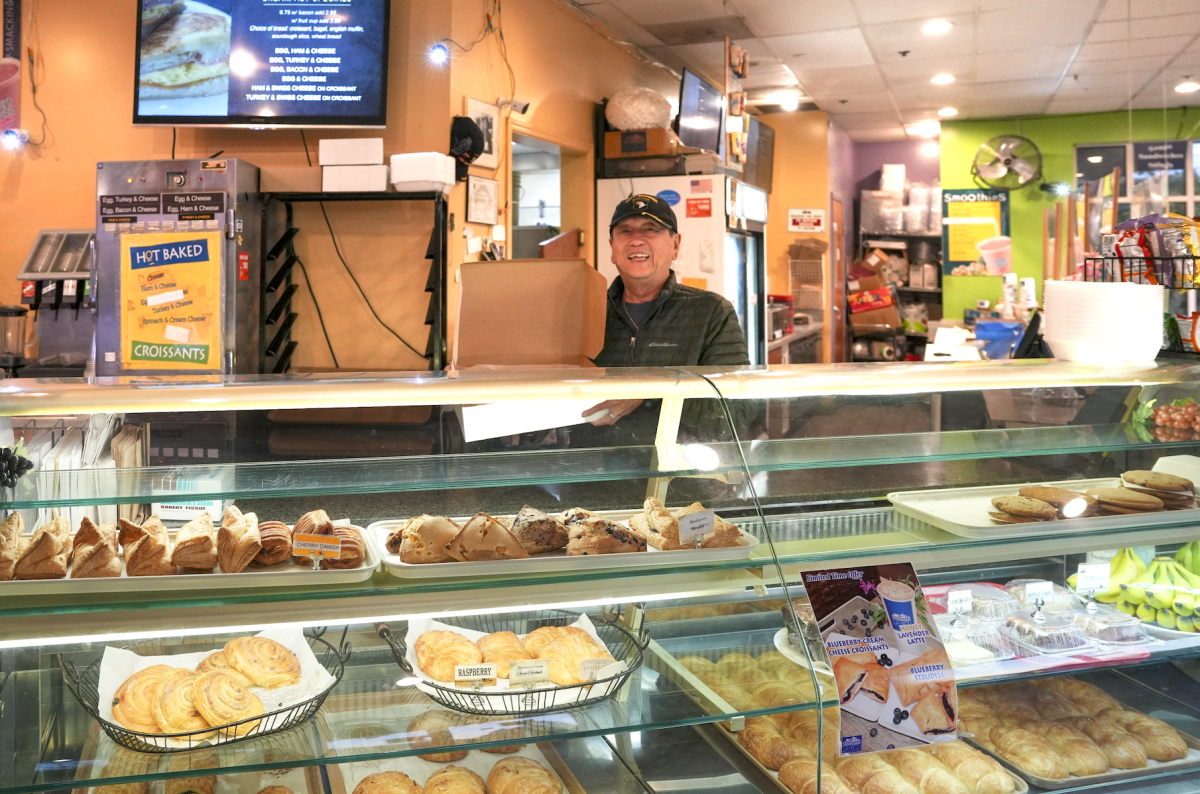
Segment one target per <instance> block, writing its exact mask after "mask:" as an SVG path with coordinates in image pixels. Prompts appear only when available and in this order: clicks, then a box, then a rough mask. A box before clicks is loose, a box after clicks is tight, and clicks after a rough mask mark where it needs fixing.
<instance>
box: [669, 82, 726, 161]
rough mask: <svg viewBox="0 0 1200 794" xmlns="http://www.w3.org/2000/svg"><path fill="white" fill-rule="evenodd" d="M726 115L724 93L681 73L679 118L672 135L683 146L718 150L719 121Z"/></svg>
mask: <svg viewBox="0 0 1200 794" xmlns="http://www.w3.org/2000/svg"><path fill="white" fill-rule="evenodd" d="M724 112H725V94H724V93H723V92H722V91H721V89H719V88H717V87H716V86H714V85H713V84H711V83H709V82H708V81H707V80H705V79H704V78H702V77H700V75H698V74H696V73H695V72H692V71H691V70H689V69H684V70H683V82H681V83H680V84H679V117H678V118H677V119H676V121H675V132H676V133H678V135H679V140H680V142H681V143H682V144H683V145H684V146H693V147H695V148H697V149H707V150H708V151H710V152H716V151H720V149H721V138H722V136H721V120H722V118H723V114H724Z"/></svg>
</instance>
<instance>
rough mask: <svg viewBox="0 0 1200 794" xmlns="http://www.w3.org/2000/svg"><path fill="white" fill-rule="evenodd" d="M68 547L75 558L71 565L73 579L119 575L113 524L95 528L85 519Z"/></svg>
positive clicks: (115, 534)
mask: <svg viewBox="0 0 1200 794" xmlns="http://www.w3.org/2000/svg"><path fill="white" fill-rule="evenodd" d="M71 546H72V548H73V549H74V551H73V554H74V557H75V560H74V562H73V563H72V564H71V578H72V579H98V578H101V577H110V576H120V575H121V558H120V556H119V553H120V552H119V551H118V550H117V524H116V522H115V521H113V522H109V523H107V524H101V525H100V526H96V525H95V524H93V523H92V520H91V519H90V518H88V517H87V516H84V517H83V520H82V521H81V522H80V523H79V531H78V532H76V533H75V538H74V539H73V540H72V541H71Z"/></svg>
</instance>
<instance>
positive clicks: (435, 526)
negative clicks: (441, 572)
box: [384, 515, 462, 565]
mask: <svg viewBox="0 0 1200 794" xmlns="http://www.w3.org/2000/svg"><path fill="white" fill-rule="evenodd" d="M461 531H462V527H460V526H459V525H458V524H456V523H454V522H453V521H451V520H450V519H448V518H446V517H444V516H430V515H420V516H417V517H416V518H410V519H408V521H407V522H406V523H405V524H404V525H403V526H401V527H399V528H397V529H395V530H393V531H392V533H391V534H390V535H388V537H387V541H386V542H385V543H384V546H385V547H386V548H387V550H388V551H390V552H391V553H392V554H399V555H400V562H403V563H407V564H408V565H424V564H426V563H435V562H454V561H455V560H454V558H453V557H451V556H450V555H449V554H448V553H447V552H446V544H447V543H449V542H450V541H452V540H454V536H455V535H457V534H458V533H459V532H461Z"/></svg>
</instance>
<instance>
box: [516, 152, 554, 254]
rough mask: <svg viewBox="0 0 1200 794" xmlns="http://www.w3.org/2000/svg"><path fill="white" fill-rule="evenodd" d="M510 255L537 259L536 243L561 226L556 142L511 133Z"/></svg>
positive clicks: (545, 238)
mask: <svg viewBox="0 0 1200 794" xmlns="http://www.w3.org/2000/svg"><path fill="white" fill-rule="evenodd" d="M512 196H513V205H514V206H515V207H516V212H515V213H514V214H513V226H512V257H513V258H514V259H537V258H538V257H539V256H540V253H539V251H540V249H539V246H540V244H541V243H542V242H544V241H545V240H549V239H551V238H552V237H555V236H557V235H558V233H559V232H560V231H561V230H562V153H561V151H560V149H559V147H558V145H557V144H554V143H550V142H549V141H543V140H541V139H539V138H534V137H533V136H531V135H524V134H522V133H513V137H512Z"/></svg>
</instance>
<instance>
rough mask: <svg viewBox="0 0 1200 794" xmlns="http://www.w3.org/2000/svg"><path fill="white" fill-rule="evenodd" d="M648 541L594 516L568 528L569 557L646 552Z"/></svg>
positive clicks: (618, 525)
mask: <svg viewBox="0 0 1200 794" xmlns="http://www.w3.org/2000/svg"><path fill="white" fill-rule="evenodd" d="M645 550H646V540H645V539H644V538H642V537H641V536H640V535H638V534H637V533H636V532H634V531H632V530H629V529H626V528H625V527H623V526H621V525H620V524H615V523H613V522H612V521H609V520H608V519H606V518H600V517H599V516H592V517H589V518H585V519H583V520H582V521H579V522H576V523H574V524H571V525H569V526H568V527H567V556H569V557H575V556H581V555H587V554H623V553H626V552H631V551H645Z"/></svg>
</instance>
